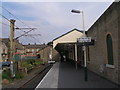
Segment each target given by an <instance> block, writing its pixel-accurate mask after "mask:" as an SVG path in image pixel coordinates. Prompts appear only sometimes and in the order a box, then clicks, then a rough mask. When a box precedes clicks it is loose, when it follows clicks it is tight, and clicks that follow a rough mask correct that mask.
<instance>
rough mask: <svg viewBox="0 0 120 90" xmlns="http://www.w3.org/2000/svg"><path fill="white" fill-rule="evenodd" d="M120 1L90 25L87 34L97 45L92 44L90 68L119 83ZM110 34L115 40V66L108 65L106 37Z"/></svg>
mask: <svg viewBox="0 0 120 90" xmlns="http://www.w3.org/2000/svg"><path fill="white" fill-rule="evenodd" d="M119 8H120V3H113V4H112V5H111V6H110V7H109V8H108V9H107V10H106V11H105V12H104V13H103V14H102V15H101V17H100V18H99V19H98V20H97V21H96V22H95V23H94V24H93V25H92V26H91V27H90V29H89V30H88V32H87V35H88V36H90V37H92V38H94V39H95V45H94V46H90V49H89V56H90V61H88V62H89V64H88V68H89V69H90V70H92V71H93V72H95V73H97V74H99V75H101V76H103V77H105V78H107V79H109V80H111V81H112V82H115V83H118V72H119V71H118V63H119V62H120V61H119V60H118V59H119V58H120V54H119V56H118V50H119V52H120V49H119V48H120V45H119V46H118V41H119V40H118V36H119V35H118V33H119V32H120V30H119V27H120V19H119V18H120V13H119V12H120V11H119V10H120V9H119ZM108 34H110V35H111V37H112V41H113V60H114V67H113V68H111V67H107V66H106V65H107V63H108V57H107V43H106V37H107V35H108Z"/></svg>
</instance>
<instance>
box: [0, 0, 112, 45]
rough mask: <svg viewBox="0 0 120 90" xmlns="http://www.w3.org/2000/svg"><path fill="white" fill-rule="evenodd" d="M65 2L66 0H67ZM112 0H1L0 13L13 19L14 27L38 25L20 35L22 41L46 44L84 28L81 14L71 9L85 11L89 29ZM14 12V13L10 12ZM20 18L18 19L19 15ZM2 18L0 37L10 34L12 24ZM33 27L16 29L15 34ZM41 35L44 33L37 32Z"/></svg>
mask: <svg viewBox="0 0 120 90" xmlns="http://www.w3.org/2000/svg"><path fill="white" fill-rule="evenodd" d="M65 1H66V0H65ZM111 3H112V2H80V1H79V2H78V1H77V2H73V1H72V2H71V1H69V0H68V2H67V1H66V2H55V0H54V1H53V2H40V1H37V2H30V1H28V2H15V1H14V2H13V1H11V2H8V1H6V2H2V4H1V6H2V7H3V8H5V9H6V10H8V11H9V12H7V11H6V10H4V9H3V8H1V7H0V9H1V12H0V14H2V15H4V16H5V17H6V18H7V19H8V20H10V19H14V20H16V21H15V26H17V27H19V28H36V29H35V30H33V31H31V32H30V33H29V34H35V36H32V37H30V36H23V37H20V38H19V41H20V42H21V43H22V44H28V43H31V44H34V43H37V44H43V43H48V42H50V41H52V40H53V39H55V38H57V37H59V36H60V35H62V34H65V33H66V32H68V31H70V30H73V29H74V28H77V29H79V30H81V31H82V30H83V27H82V25H83V23H82V19H83V18H82V14H81V13H80V14H77V13H72V12H71V10H72V9H76V10H82V11H83V13H84V21H85V30H86V31H87V30H88V29H89V28H90V27H91V26H92V25H93V24H94V22H95V21H96V20H97V19H98V18H99V17H100V16H101V15H102V14H103V13H104V11H105V10H106V9H107V8H108V7H109V6H110V5H111ZM10 13H12V14H13V15H11V14H10ZM16 17H17V18H16ZM8 20H6V19H4V18H3V17H2V24H1V25H2V28H1V27H0V30H2V34H1V35H0V37H3V38H9V37H10V26H9V25H10V23H9V21H8ZM29 30H30V29H22V30H17V29H15V37H18V36H20V35H21V34H23V33H24V31H29ZM36 34H41V36H39V35H36Z"/></svg>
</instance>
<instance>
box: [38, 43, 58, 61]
mask: <svg viewBox="0 0 120 90" xmlns="http://www.w3.org/2000/svg"><path fill="white" fill-rule="evenodd" d="M38 53H39V55H40V59H41V60H43V61H45V62H47V61H48V60H53V61H59V60H60V54H59V53H58V52H57V51H56V50H55V49H53V47H52V46H50V45H47V46H46V47H43V48H42V49H40V50H39V51H38Z"/></svg>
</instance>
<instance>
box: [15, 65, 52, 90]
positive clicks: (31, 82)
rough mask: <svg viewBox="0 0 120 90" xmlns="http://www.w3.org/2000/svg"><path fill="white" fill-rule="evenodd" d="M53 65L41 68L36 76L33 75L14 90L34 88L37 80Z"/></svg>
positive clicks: (37, 82) (32, 89)
mask: <svg viewBox="0 0 120 90" xmlns="http://www.w3.org/2000/svg"><path fill="white" fill-rule="evenodd" d="M52 66H53V65H50V66H48V67H47V68H45V69H44V70H42V71H41V72H40V73H38V74H37V75H36V76H34V77H33V78H32V79H31V80H29V81H28V82H26V83H25V84H24V85H22V86H21V87H19V88H18V89H16V90H24V89H25V90H26V89H28V90H34V89H35V88H36V86H37V85H38V84H39V82H40V81H41V80H42V79H43V77H44V76H45V75H46V73H47V72H48V71H49V70H50V69H51V67H52Z"/></svg>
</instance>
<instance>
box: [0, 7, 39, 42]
mask: <svg viewBox="0 0 120 90" xmlns="http://www.w3.org/2000/svg"><path fill="white" fill-rule="evenodd" d="M0 7H2V8H3V9H4V10H5V11H7V12H8V13H9V14H11V15H12V16H13V17H15V18H16V19H17V20H19V21H20V22H21V23H22V24H24V25H26V26H27V27H29V26H28V25H27V24H25V23H24V22H23V21H21V20H20V19H19V18H18V17H16V16H15V15H14V14H12V13H11V12H10V11H8V10H7V9H6V8H4V7H3V6H0ZM0 15H1V16H2V17H4V18H5V19H6V20H8V21H9V22H10V20H9V19H7V18H6V17H5V16H3V15H2V14H0ZM15 27H16V28H18V26H16V25H15ZM29 28H30V27H29ZM19 29H20V28H19ZM30 29H32V28H30ZM21 30H22V29H21ZM22 31H23V30H22ZM23 32H24V33H26V31H23ZM31 37H32V38H34V39H35V40H37V39H36V38H35V37H33V36H31ZM37 42H39V40H37ZM39 43H40V42H39Z"/></svg>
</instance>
